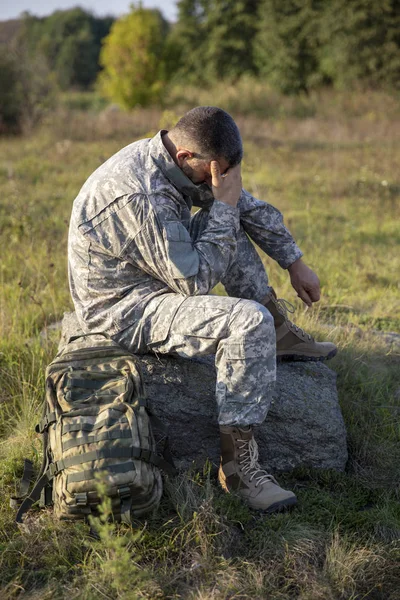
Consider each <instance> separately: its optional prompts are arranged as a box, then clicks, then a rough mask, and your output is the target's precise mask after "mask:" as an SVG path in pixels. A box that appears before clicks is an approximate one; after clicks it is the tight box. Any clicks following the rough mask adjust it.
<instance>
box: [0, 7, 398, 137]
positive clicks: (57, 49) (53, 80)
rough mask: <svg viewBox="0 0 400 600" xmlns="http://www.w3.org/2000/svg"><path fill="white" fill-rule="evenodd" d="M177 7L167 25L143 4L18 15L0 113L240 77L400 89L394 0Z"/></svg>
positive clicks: (144, 100) (135, 98) (1, 69)
mask: <svg viewBox="0 0 400 600" xmlns="http://www.w3.org/2000/svg"><path fill="white" fill-rule="evenodd" d="M177 6H178V18H177V22H176V23H174V24H170V23H168V22H167V21H166V20H165V18H164V17H163V15H162V13H161V12H160V11H159V10H155V9H145V8H143V7H142V6H141V4H139V5H133V6H132V7H131V11H130V13H129V14H128V15H125V16H124V17H121V18H120V19H118V20H114V19H113V18H112V17H105V18H97V17H95V16H93V15H92V14H90V13H88V12H86V11H84V10H82V9H80V8H75V9H72V10H67V11H56V12H55V13H53V14H52V15H50V16H49V17H46V18H39V17H35V16H33V15H30V14H25V15H24V16H23V19H22V22H21V27H20V28H19V33H18V36H17V38H18V39H17V42H16V43H14V45H13V46H12V47H10V46H9V47H8V49H7V51H6V52H4V51H3V52H1V53H0V118H1V119H2V121H3V122H4V121H6V120H7V119H8V120H9V121H12V119H14V120H15V121H16V122H17V121H18V118H19V117H18V110H19V109H18V106H17V104H18V102H17V99H18V97H21V98H23V99H24V101H26V100H27V99H28V100H29V95H31V96H32V98H33V99H32V101H31V103H32V104H35V98H36V97H37V96H38V97H41V98H42V99H43V98H44V97H45V96H46V94H45V92H46V90H47V91H48V93H49V90H50V88H51V89H53V88H54V86H56V87H57V88H59V89H63V90H66V89H69V88H75V89H76V88H77V89H92V88H93V87H95V86H96V87H97V88H98V89H99V90H100V91H101V92H102V93H103V95H105V96H106V97H108V98H110V99H111V100H112V101H116V102H119V103H120V104H121V105H123V106H124V107H126V108H131V107H133V106H135V105H138V104H139V105H142V106H143V105H148V104H151V103H157V102H160V101H161V100H162V95H163V94H165V93H166V85H167V84H171V83H172V84H173V83H175V82H187V83H189V84H193V85H199V86H208V85H212V84H213V82H216V81H221V80H227V81H229V82H230V83H232V82H233V83H234V82H235V81H237V80H238V79H239V78H241V77H243V76H251V77H254V78H258V79H260V80H262V81H265V82H266V83H268V84H269V85H270V86H271V87H274V88H276V89H277V90H278V91H280V92H282V93H285V94H297V93H308V92H310V91H311V90H312V89H315V88H318V87H321V86H332V87H335V88H339V89H341V88H342V89H343V88H348V87H350V86H353V85H355V84H357V85H362V86H365V87H370V88H371V87H372V88H377V87H379V88H385V89H396V88H399V87H400V2H399V0H379V2H378V1H377V0H235V2H232V1H231V0H179V2H178V3H177ZM14 42H15V40H14ZM31 79H32V81H31ZM34 80H35V81H34ZM5 83H6V84H7V85H5ZM31 88H32V90H31ZM28 104H29V102H28ZM13 105H14V106H13ZM0 128H1V123H0Z"/></svg>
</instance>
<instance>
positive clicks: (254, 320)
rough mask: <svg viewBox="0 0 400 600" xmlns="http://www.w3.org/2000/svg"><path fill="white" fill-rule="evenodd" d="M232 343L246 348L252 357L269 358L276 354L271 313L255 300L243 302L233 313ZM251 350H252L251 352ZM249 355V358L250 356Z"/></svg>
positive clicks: (231, 321)
mask: <svg viewBox="0 0 400 600" xmlns="http://www.w3.org/2000/svg"><path fill="white" fill-rule="evenodd" d="M229 331H230V342H231V344H232V343H233V342H234V341H236V342H237V343H240V345H242V346H243V349H244V347H246V348H247V349H246V350H245V352H246V353H247V352H250V354H251V355H254V356H255V355H258V356H269V355H271V354H274V353H275V327H274V320H273V317H272V316H271V313H270V312H269V311H268V310H267V309H266V308H265V306H262V304H259V303H258V302H254V301H253V300H241V301H240V302H238V304H237V305H236V306H235V308H234V310H233V311H232V315H231V319H230V323H229ZM250 349H251V350H250ZM250 354H249V356H250Z"/></svg>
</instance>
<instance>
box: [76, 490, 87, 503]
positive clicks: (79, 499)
mask: <svg viewBox="0 0 400 600" xmlns="http://www.w3.org/2000/svg"><path fill="white" fill-rule="evenodd" d="M74 496H75V504H76V506H87V503H88V495H87V493H86V492H79V493H77V494H74Z"/></svg>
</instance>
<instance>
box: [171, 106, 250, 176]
mask: <svg viewBox="0 0 400 600" xmlns="http://www.w3.org/2000/svg"><path fill="white" fill-rule="evenodd" d="M172 131H173V132H174V133H175V132H176V133H178V134H181V135H182V136H183V137H184V138H186V139H187V140H190V141H193V142H194V143H195V144H196V146H197V148H198V149H199V151H200V152H201V153H202V154H204V155H205V156H206V157H207V158H210V159H212V158H224V159H225V160H226V161H227V162H228V164H229V166H230V167H234V166H235V165H238V164H239V163H240V161H241V160H242V158H243V145H242V138H241V135H240V131H239V128H238V126H237V125H236V123H235V121H234V120H233V119H232V117H231V116H230V115H229V114H228V113H227V112H225V111H224V110H222V108H217V107H216V106H197V108H192V110H190V111H189V112H187V113H186V114H185V115H184V116H183V117H182V118H181V119H180V120H179V121H178V123H177V124H176V125H175V127H174V128H173V130H172ZM171 133H172V132H171Z"/></svg>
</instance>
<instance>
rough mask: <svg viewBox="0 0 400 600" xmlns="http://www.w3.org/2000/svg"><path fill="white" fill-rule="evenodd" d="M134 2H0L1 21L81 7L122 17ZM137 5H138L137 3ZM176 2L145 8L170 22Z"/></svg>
mask: <svg viewBox="0 0 400 600" xmlns="http://www.w3.org/2000/svg"><path fill="white" fill-rule="evenodd" d="M130 4H132V0H112V1H111V2H110V0H0V21H6V20H7V19H15V18H16V17H18V16H19V15H20V14H21V13H22V12H24V11H26V10H27V11H29V12H30V13H32V14H33V15H36V16H38V17H43V16H46V15H49V14H51V13H52V12H54V11H55V10H66V9H68V8H73V7H74V6H80V7H82V8H84V9H85V10H89V11H91V12H93V13H94V14H95V15H96V16H99V17H103V16H105V15H113V16H116V17H118V16H120V15H123V14H126V13H127V12H129V6H130ZM135 4H137V3H136V2H135ZM175 4H176V3H175V0H143V1H142V5H143V7H145V8H159V9H160V10H161V12H162V13H163V15H164V17H166V18H167V19H168V20H169V21H174V20H175V19H176V6H175Z"/></svg>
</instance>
